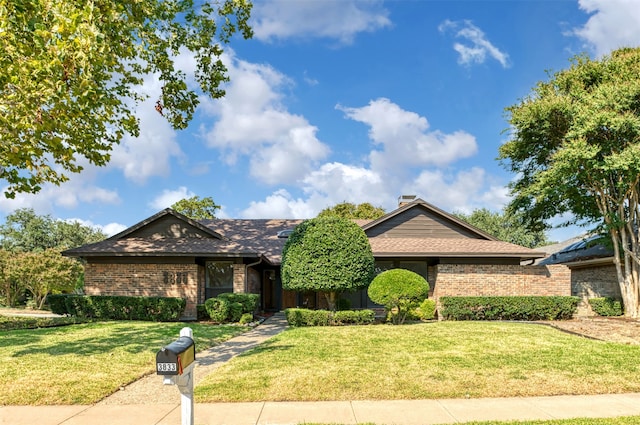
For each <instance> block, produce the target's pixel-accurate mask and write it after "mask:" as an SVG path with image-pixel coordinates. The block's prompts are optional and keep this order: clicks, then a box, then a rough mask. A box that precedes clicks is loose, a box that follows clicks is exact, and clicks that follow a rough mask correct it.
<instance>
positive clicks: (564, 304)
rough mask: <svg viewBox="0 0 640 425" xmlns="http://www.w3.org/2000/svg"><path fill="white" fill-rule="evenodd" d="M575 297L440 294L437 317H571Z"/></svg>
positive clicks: (461, 318) (480, 318)
mask: <svg viewBox="0 0 640 425" xmlns="http://www.w3.org/2000/svg"><path fill="white" fill-rule="evenodd" d="M578 301H579V300H578V297H563V296H553V297H540V296H524V297H519V296H513V297H441V298H440V304H441V308H440V311H439V315H440V317H442V318H443V319H446V320H565V319H571V318H572V317H573V315H574V313H575V311H576V308H577V306H578Z"/></svg>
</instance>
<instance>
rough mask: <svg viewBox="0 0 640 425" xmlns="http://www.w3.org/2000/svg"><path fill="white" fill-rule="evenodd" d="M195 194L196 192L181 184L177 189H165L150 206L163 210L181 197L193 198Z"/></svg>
mask: <svg viewBox="0 0 640 425" xmlns="http://www.w3.org/2000/svg"><path fill="white" fill-rule="evenodd" d="M194 196H196V194H195V193H193V192H191V191H190V190H189V189H187V188H186V187H184V186H180V187H179V188H178V189H176V190H168V189H165V190H163V191H162V193H161V194H160V195H158V196H156V198H155V199H154V200H153V201H151V202H150V203H149V206H150V207H151V208H153V209H155V210H163V209H165V208H169V207H170V206H171V205H173V204H175V203H176V202H178V201H180V200H181V199H185V198H192V197H194Z"/></svg>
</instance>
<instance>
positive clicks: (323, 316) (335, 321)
mask: <svg viewBox="0 0 640 425" xmlns="http://www.w3.org/2000/svg"><path fill="white" fill-rule="evenodd" d="M284 313H285V316H286V317H287V322H288V323H289V326H294V327H297V326H340V325H369V324H371V323H373V321H374V319H375V313H374V312H373V310H341V311H335V312H333V311H329V310H309V309H306V308H288V309H286V310H285V312H284Z"/></svg>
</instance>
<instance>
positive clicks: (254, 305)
mask: <svg viewBox="0 0 640 425" xmlns="http://www.w3.org/2000/svg"><path fill="white" fill-rule="evenodd" d="M217 298H223V299H225V300H227V301H229V302H230V303H240V304H242V312H243V313H251V314H253V313H255V312H256V311H257V310H258V304H259V303H260V295H258V294H244V293H233V292H225V293H224V294H220V295H218V296H217Z"/></svg>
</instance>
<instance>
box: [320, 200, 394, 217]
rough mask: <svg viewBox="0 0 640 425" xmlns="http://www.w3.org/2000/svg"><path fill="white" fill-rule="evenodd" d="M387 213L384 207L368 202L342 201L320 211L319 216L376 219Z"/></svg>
mask: <svg viewBox="0 0 640 425" xmlns="http://www.w3.org/2000/svg"><path fill="white" fill-rule="evenodd" d="M383 215H385V212H384V209H382V208H381V207H374V206H373V205H371V204H370V203H368V202H364V203H362V204H358V205H356V204H353V203H351V202H342V203H340V204H336V205H334V206H333V207H327V208H325V209H323V210H322V211H320V213H319V214H318V217H344V218H351V219H364V220H375V219H378V218H380V217H382V216H383Z"/></svg>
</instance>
